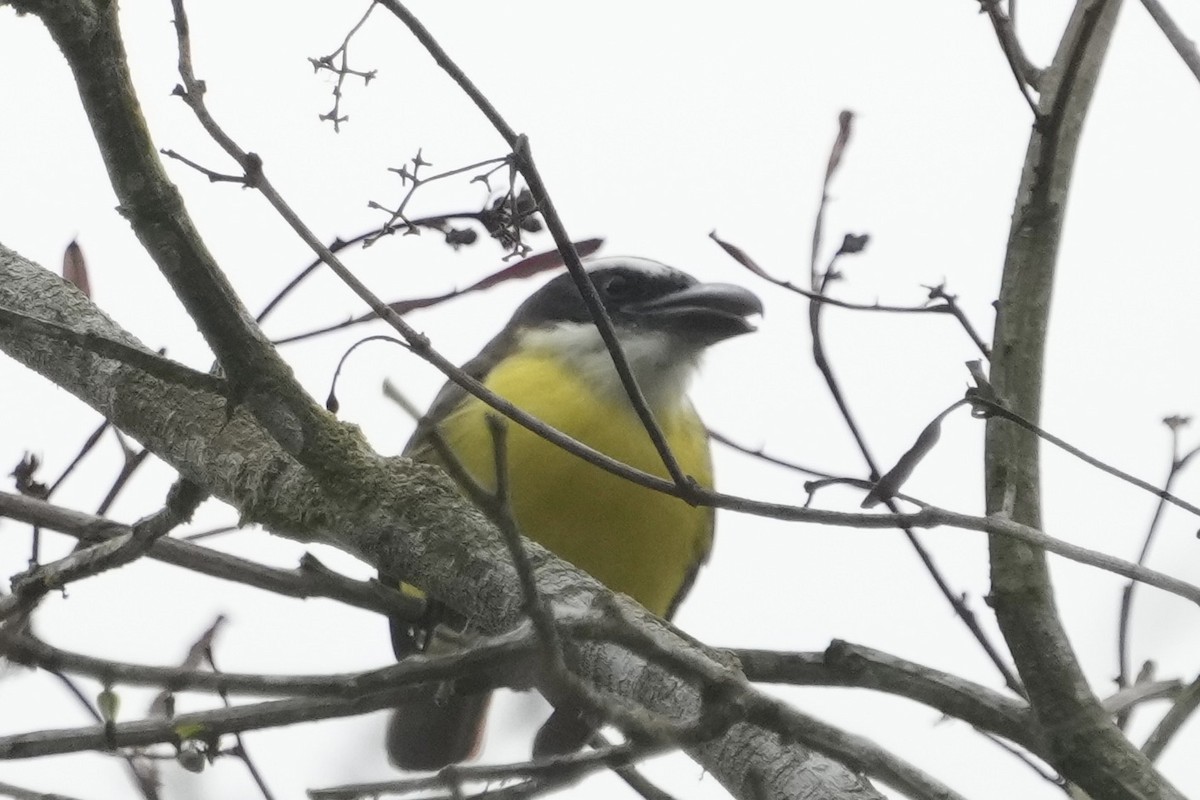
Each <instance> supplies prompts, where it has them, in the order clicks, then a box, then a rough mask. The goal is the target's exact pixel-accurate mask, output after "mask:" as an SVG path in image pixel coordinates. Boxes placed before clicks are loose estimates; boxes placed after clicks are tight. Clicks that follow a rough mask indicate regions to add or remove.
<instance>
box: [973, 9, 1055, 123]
mask: <svg viewBox="0 0 1200 800" xmlns="http://www.w3.org/2000/svg"><path fill="white" fill-rule="evenodd" d="M979 3H980V6H981V8H982V10H983V11H984V13H986V14H987V15H988V19H989V20H991V22H992V28H994V29H995V31H996V39H997V41H999V42H1000V49H1001V50H1003V51H1004V58H1005V59H1006V60H1007V61H1008V67H1009V69H1011V70H1012V74H1013V77H1014V78H1016V80H1017V88H1018V89H1019V90H1020V92H1021V96H1022V97H1024V98H1025V102H1026V103H1028V104H1029V109H1030V110H1031V111H1032V112H1033V118H1034V119H1039V118H1040V112H1039V111H1038V106H1037V101H1035V100H1034V99H1033V96H1032V95H1031V94H1030V93H1029V90H1030V89H1033V90H1034V91H1038V87H1039V86H1040V85H1041V82H1042V71H1041V70H1040V69H1038V68H1037V67H1036V66H1034V64H1033V62H1032V61H1030V60H1029V59H1028V58H1027V57H1026V55H1025V51H1024V49H1023V48H1022V47H1021V42H1020V40H1019V39H1018V38H1017V31H1016V26H1015V25H1014V24H1013V21H1012V19H1011V18H1010V17H1009V16H1008V15H1007V14H1005V13H1004V9H1002V8H1001V7H1000V0H979Z"/></svg>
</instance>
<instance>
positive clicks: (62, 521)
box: [0, 492, 424, 619]
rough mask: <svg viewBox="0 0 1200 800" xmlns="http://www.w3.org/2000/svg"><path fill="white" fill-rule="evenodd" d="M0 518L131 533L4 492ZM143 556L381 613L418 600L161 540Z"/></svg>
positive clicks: (104, 533)
mask: <svg viewBox="0 0 1200 800" xmlns="http://www.w3.org/2000/svg"><path fill="white" fill-rule="evenodd" d="M0 517H10V518H12V519H16V520H21V521H23V522H27V523H30V524H39V525H42V526H43V527H46V528H49V529H51V530H56V531H59V532H61V533H65V534H67V535H68V536H74V537H76V538H77V539H80V540H81V541H83V542H88V543H94V542H97V541H105V540H107V539H111V538H113V537H132V535H133V529H132V528H131V527H130V526H128V525H122V524H120V523H118V522H114V521H112V520H108V519H104V518H103V517H96V516H92V515H91V514H87V513H84V512H82V511H73V510H71V509H67V508H62V507H60V506H55V505H53V504H51V503H46V502H44V501H40V500H36V499H34V498H30V497H22V496H20V495H16V494H11V493H8V492H0ZM147 556H148V557H150V558H153V559H155V560H157V561H163V562H165V563H168V564H174V565H175V566H178V567H183V568H185V569H190V570H193V571H194V572H199V573H201V574H203V575H209V576H211V577H214V578H220V579H222V580H229V581H235V582H237V583H243V584H246V585H248V586H254V587H256V588H259V589H264V590H266V591H269V592H275V593H276V594H282V595H285V596H288V597H299V598H304V597H328V598H331V599H334V600H338V601H340V602H343V603H346V604H347V605H351V606H355V607H357V608H364V609H368V610H370V611H377V612H379V613H383V614H389V615H392V616H397V617H402V618H405V619H415V618H417V617H419V615H420V613H421V610H422V609H423V607H424V606H423V604H422V603H421V602H420V601H418V600H416V599H415V598H411V597H406V596H405V595H403V594H401V593H400V592H398V591H396V590H395V589H392V588H388V587H385V586H382V585H381V584H379V583H378V582H376V581H356V580H351V579H350V578H346V577H343V576H338V575H334V574H332V573H329V572H328V571H320V572H318V571H315V570H313V569H311V568H308V567H306V566H305V565H304V564H302V565H301V567H300V568H299V569H295V570H285V569H277V568H274V567H266V566H263V565H261V564H256V563H254V562H253V561H248V560H246V559H242V558H238V557H237V556H232V555H229V554H227V553H222V552H219V551H217V550H210V549H208V548H206V547H200V546H198V545H194V544H189V543H188V542H183V541H179V540H177V539H172V538H165V539H159V540H158V541H156V542H154V543H153V544H152V545H151V546H150V549H149V551H148V552H147Z"/></svg>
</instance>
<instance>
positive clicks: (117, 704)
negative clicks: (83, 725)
mask: <svg viewBox="0 0 1200 800" xmlns="http://www.w3.org/2000/svg"><path fill="white" fill-rule="evenodd" d="M96 705H97V706H99V708H100V718H101V719H103V720H104V722H105V723H109V722H116V721H117V712H119V711H120V710H121V697H120V695H118V694H117V693H116V692H114V691H113V690H112V687H111V686H105V687H104V690H103V691H101V692H100V694H98V695H96Z"/></svg>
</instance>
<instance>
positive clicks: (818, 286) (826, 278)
mask: <svg viewBox="0 0 1200 800" xmlns="http://www.w3.org/2000/svg"><path fill="white" fill-rule="evenodd" d="M853 119H854V116H853V114H851V112H849V111H843V112H842V113H841V114H840V115H839V117H838V135H837V138H836V139H835V140H834V143H833V147H832V148H831V150H830V153H829V160H828V165H827V167H826V169H825V180H824V182H823V183H822V185H821V201H820V203H819V204H818V206H817V214H816V219H815V220H814V221H813V236H812V254H811V261H810V265H809V268H810V278H811V280H812V291H813V292H814V293H815V294H818V295H824V294H825V293H826V290H827V289H828V286H829V283H830V282H831V281H832V280H834V279H836V277H837V273H836V272H835V265H836V261H837V258H838V256H839V255H840V254H841V252H842V250H841V249H839V250H838V251H837V252H835V253H834V255H833V257H832V258H831V259H830V263H829V266H828V267H827V268H826V270H825V272H824V274H822V273H821V272H820V268H819V259H820V258H821V252H820V250H821V240H822V237H823V235H824V233H823V229H824V224H825V207H826V206H827V205H828V203H829V187H830V183H831V182H832V180H833V177H834V175H835V174H836V173H837V168H838V166H839V165H840V164H841V160H842V157H843V155H844V153H845V149H846V146H847V145H848V144H849V141H850V131H851V126H852V123H853ZM823 308H824V306H823V305H821V304H820V303H810V304H809V307H808V319H809V330H810V332H811V334H812V357H813V362H814V363H815V364H816V367H817V369H818V370H819V371H820V373H821V376H822V377H823V378H824V380H825V385H826V386H827V387H828V389H829V393H830V394H831V395H832V397H833V401H834V403H835V404H836V405H837V407H838V411H839V412H840V413H841V415H842V419H843V420H844V421H845V423H846V427H847V428H849V430H850V434H851V436H853V438H854V441H855V443H856V444H857V445H858V450H859V452H860V453H861V454H862V457H863V460H864V461H865V462H866V464H867V468H868V470H869V471H870V480H871V481H873V482H876V483H878V481H879V479H880V477H881V472H880V470H879V467H878V465H877V462H876V461H875V458H874V456H873V455H872V454H871V449H870V447H869V446H868V445H867V440H866V437H865V436H864V434H863V432H862V430H861V429H860V428H859V426H858V423H857V422H856V420H855V417H854V414H853V412H852V411H851V410H850V406H849V403H848V402H847V401H846V398H845V396H844V395H843V393H842V390H841V386H840V385H839V383H838V380H837V377H836V376H835V375H834V374H833V367H832V366H831V365H830V363H829V359H828V357H827V356H826V353H825V345H824V338H823V337H822V335H821V311H822V309H823ZM884 499H885V502H886V504H887V506H888V509H889V510H890V511H891V512H892V513H893V514H895V513H898V512H899V506H898V505H897V504H896V501H895V500H894V499H892V498H891V497H888V498H884ZM903 530H904V536H905V538H906V539H908V542H909V544H910V545H911V546H912V548H913V550H914V551H915V552H916V554H917V557H918V558H919V559H920V560H921V563H922V565H923V566H924V567H925V570H926V572H927V573H928V574H929V576H930V577H931V578H932V579H933V582H934V584H935V585H936V586H937V587H938V591H940V592H941V593H942V596H943V597H944V598H945V599H946V602H948V603H949V604H950V607H951V608H952V609H954V613H955V614H956V615H957V616H958V618H959V619H960V620H962V622H963V624H964V625H966V627H967V630H969V631H970V632H971V635H972V636H973V637H974V638H975V640H976V641H977V642H978V643H979V645H980V647H981V648H982V649H983V651H984V653H986V654H987V656H988V658H989V659H990V660H991V662H992V664H993V665H995V667H996V670H997V671H998V672H999V673H1000V675H1001V677H1003V678H1004V682H1005V684H1007V685H1008V687H1009V689H1011V690H1012V691H1013V692H1014V693H1016V694H1018V695H1022V696H1024V688H1023V687H1022V686H1021V681H1020V680H1019V679H1018V678H1017V676H1016V674H1015V673H1014V672H1013V670H1012V668H1011V667H1009V665H1008V662H1007V660H1006V659H1005V658H1004V656H1003V654H1002V653H1001V652H1000V650H999V648H997V647H996V646H995V645H994V644H993V643H992V641H991V639H990V637H989V636H988V634H987V632H986V631H984V629H983V626H981V625H980V624H979V621H978V620H977V619H976V618H975V612H974V611H972V610H971V608H970V607H969V606H968V605H967V603H966V599H965V596H964V595H963V594H962V593H961V592H957V591H955V590H954V589H952V588H951V587H950V584H949V582H948V581H947V580H946V578H945V576H943V575H942V572H941V570H940V569H939V568H938V566H937V564H936V562H934V560H933V555H932V554H931V553H930V552H929V551H928V550H927V549H926V548H925V545H924V544H923V543H922V542H921V540H920V538H919V537H918V536H917V533H916V531H914V530H912V529H911V528H904V529H903Z"/></svg>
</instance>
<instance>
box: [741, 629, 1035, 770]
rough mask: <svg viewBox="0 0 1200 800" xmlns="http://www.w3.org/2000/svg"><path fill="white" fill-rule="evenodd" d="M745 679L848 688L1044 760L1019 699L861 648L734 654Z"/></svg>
mask: <svg viewBox="0 0 1200 800" xmlns="http://www.w3.org/2000/svg"><path fill="white" fill-rule="evenodd" d="M732 653H733V655H734V656H735V657H736V658H737V660H738V662H739V663H740V664H741V666H742V671H743V672H744V673H745V675H746V678H747V679H748V680H750V681H753V682H756V683H781V684H791V685H797V686H853V687H858V688H864V689H874V690H876V691H882V692H887V693H889V694H895V695H899V696H901V697H907V698H909V699H910V700H915V701H917V702H918V703H924V704H925V705H927V706H929V707H930V708H934V709H937V710H938V711H941V712H942V713H943V714H946V715H947V716H950V717H954V718H955V719H961V720H963V721H964V722H967V723H969V724H971V725H973V726H975V727H976V728H980V729H982V730H985V731H990V732H992V733H994V734H997V735H999V736H1003V737H1004V738H1006V739H1010V740H1011V741H1014V742H1017V743H1019V744H1020V745H1021V746H1022V747H1024V748H1026V749H1027V750H1029V751H1030V752H1033V753H1038V754H1040V755H1043V756H1044V755H1045V747H1044V744H1043V743H1042V742H1041V741H1040V738H1039V736H1038V732H1037V728H1036V727H1035V726H1033V725H1031V724H1030V719H1029V706H1028V704H1027V703H1026V702H1025V701H1024V700H1020V699H1014V698H1011V697H1007V696H1005V695H1002V694H1000V693H999V692H996V691H994V690H992V689H989V688H987V687H986V686H982V685H980V684H976V683H971V682H970V681H966V680H964V679H962V678H959V677H958V676H956V675H951V674H949V673H946V672H942V671H940V670H936V669H933V668H932V667H927V666H925V665H923V664H916V663H913V662H911V661H906V660H904V659H902V658H898V657H896V656H894V655H891V654H890V653H884V652H881V651H879V650H874V649H872V648H869V647H864V646H862V645H857V644H852V643H850V642H843V641H837V640H835V641H834V642H832V643H831V644H830V645H829V647H828V648H827V649H826V650H825V651H824V652H820V653H780V652H776V651H771V650H734V651H732Z"/></svg>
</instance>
